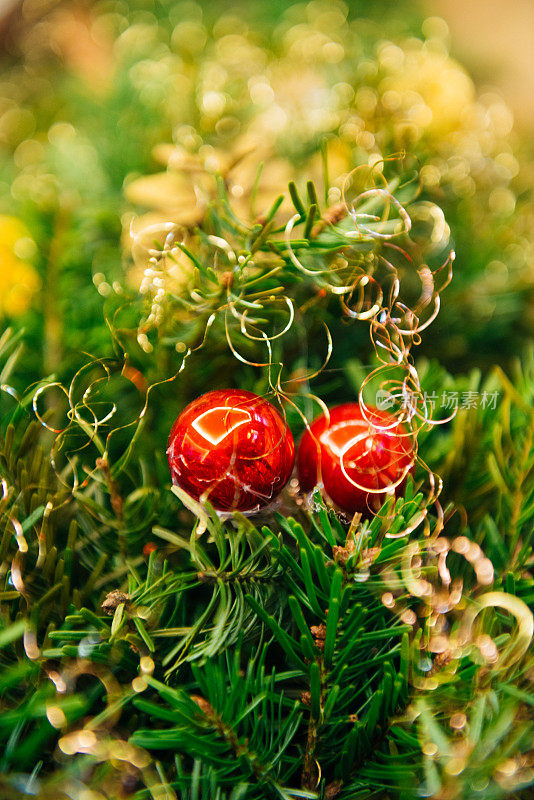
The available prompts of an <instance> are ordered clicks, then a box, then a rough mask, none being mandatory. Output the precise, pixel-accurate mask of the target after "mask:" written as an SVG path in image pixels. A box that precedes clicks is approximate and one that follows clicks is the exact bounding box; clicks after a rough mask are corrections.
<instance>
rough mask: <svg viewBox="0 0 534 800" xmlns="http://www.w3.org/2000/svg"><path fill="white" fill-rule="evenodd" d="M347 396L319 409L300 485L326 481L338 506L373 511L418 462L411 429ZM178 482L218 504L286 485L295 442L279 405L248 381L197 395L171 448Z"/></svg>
mask: <svg viewBox="0 0 534 800" xmlns="http://www.w3.org/2000/svg"><path fill="white" fill-rule="evenodd" d="M366 416H367V419H365V418H364V416H363V414H362V412H361V409H360V405H359V403H357V402H356V403H345V404H344V405H340V406H336V407H335V408H332V409H330V412H329V415H328V416H327V415H325V414H323V415H321V416H319V417H317V418H316V419H315V420H314V421H313V422H312V423H311V425H310V426H309V427H308V428H307V430H306V431H305V432H304V434H303V436H302V439H301V441H300V445H299V448H298V454H297V471H298V479H299V484H300V489H301V491H302V492H310V491H311V490H312V489H313V488H314V487H316V486H318V487H319V488H320V489H321V491H322V492H323V494H325V495H326V496H327V497H328V498H329V499H330V500H331V501H332V502H333V503H334V505H335V506H337V507H338V508H340V509H342V510H343V511H346V512H350V513H354V512H356V511H359V512H361V513H363V514H368V513H372V512H374V511H376V510H377V509H378V508H379V507H380V505H381V504H382V503H383V502H384V499H385V496H386V495H385V492H386V491H388V490H389V491H394V490H395V489H396V488H397V487H399V486H401V485H402V484H403V482H404V479H405V477H406V475H407V473H408V472H409V471H410V470H411V468H412V464H413V459H414V456H413V448H412V440H411V437H410V435H409V434H408V433H407V431H406V430H405V428H403V426H402V425H400V424H399V423H398V422H397V420H396V419H395V417H393V416H391V415H390V414H388V413H386V412H384V411H379V410H378V409H375V408H373V409H368V410H367V411H366ZM167 455H168V458H169V465H170V468H171V473H172V480H173V483H175V484H178V486H180V487H181V488H182V489H184V491H186V492H187V493H188V494H189V495H190V496H192V497H194V498H195V499H197V500H200V501H203V500H209V502H210V503H211V504H212V506H213V507H214V508H215V509H217V510H218V511H226V512H230V511H235V510H237V511H242V512H252V511H255V510H258V509H259V508H262V507H264V506H266V505H268V504H269V503H270V502H271V501H272V500H273V499H274V498H275V497H276V495H278V493H279V492H280V491H281V490H282V489H283V488H284V486H285V485H286V483H287V482H288V480H289V478H290V477H291V473H292V471H293V466H294V463H295V443H294V441H293V436H292V435H291V431H290V430H289V428H288V426H287V424H286V423H285V422H284V420H283V419H282V417H281V416H280V414H279V413H278V411H277V410H276V409H275V408H274V407H273V406H272V405H271V404H270V403H268V402H267V400H264V399H263V398H261V397H259V396H258V395H256V394H253V393H252V392H248V391H245V390H243V389H220V390H216V391H212V392H208V393H207V394H204V395H202V397H199V398H198V399H197V400H194V401H193V402H192V403H190V404H189V405H188V406H187V407H186V408H185V409H184V410H183V411H182V413H181V414H180V416H179V417H178V418H177V420H176V422H175V423H174V425H173V427H172V430H171V433H170V436H169V445H168V449H167Z"/></svg>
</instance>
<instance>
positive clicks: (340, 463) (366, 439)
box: [297, 403, 414, 514]
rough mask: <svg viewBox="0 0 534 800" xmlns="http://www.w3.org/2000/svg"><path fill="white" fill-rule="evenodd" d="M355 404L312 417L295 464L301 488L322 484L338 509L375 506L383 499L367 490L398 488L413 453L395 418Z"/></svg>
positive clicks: (369, 509) (368, 509) (361, 509)
mask: <svg viewBox="0 0 534 800" xmlns="http://www.w3.org/2000/svg"><path fill="white" fill-rule="evenodd" d="M366 414H367V417H368V419H369V420H370V421H371V422H373V423H375V424H376V425H377V427H374V425H372V424H369V422H367V420H366V419H365V418H364V416H363V414H362V411H361V409H360V405H359V403H345V404H343V405H341V406H336V407H335V408H332V409H331V410H330V419H328V418H327V417H326V416H325V415H324V414H323V415H322V416H320V417H317V418H316V419H314V421H313V422H312V423H311V425H310V427H309V430H306V431H305V432H304V435H303V437H302V439H301V442H300V445H299V450H298V456H297V468H298V476H299V483H300V488H301V489H302V491H304V492H309V491H311V490H312V489H313V488H314V487H315V486H317V485H318V486H320V487H321V486H322V488H323V489H324V492H325V493H326V495H328V497H329V498H330V499H331V500H332V501H333V502H334V503H335V504H336V505H337V506H339V507H340V508H341V509H343V510H344V511H348V512H350V513H354V512H356V511H359V512H360V513H362V514H369V512H374V511H378V509H379V508H380V506H381V505H382V503H383V502H384V500H385V498H386V494H385V493H382V492H374V491H372V492H369V491H366V489H367V490H369V489H372V490H376V489H382V488H384V489H386V490H387V489H388V488H389V487H391V486H393V485H395V484H397V490H398V487H399V486H400V485H402V483H403V482H404V478H405V477H406V475H407V474H408V472H409V471H410V469H411V467H412V464H413V460H414V455H413V448H412V441H411V438H410V436H409V435H407V431H406V429H405V428H404V427H403V426H402V425H400V424H399V423H398V422H397V421H396V419H395V417H393V416H392V415H391V414H387V413H386V412H384V411H379V410H378V409H377V408H369V409H368V410H367V412H366Z"/></svg>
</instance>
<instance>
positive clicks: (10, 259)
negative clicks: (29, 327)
mask: <svg viewBox="0 0 534 800" xmlns="http://www.w3.org/2000/svg"><path fill="white" fill-rule="evenodd" d="M35 251H36V247H35V242H34V241H33V239H32V238H31V236H30V234H29V231H28V230H27V228H26V227H25V226H24V225H23V223H22V222H21V221H20V220H19V219H17V218H16V217H11V216H7V215H0V316H4V315H5V316H8V317H17V316H20V315H21V314H24V312H26V311H27V310H28V309H29V307H30V304H31V301H32V298H33V296H34V295H35V294H36V292H38V291H39V289H40V288H41V280H40V278H39V275H38V274H37V272H36V271H35V269H34V267H33V266H32V265H31V263H30V262H29V259H31V258H32V257H33V256H34V255H35Z"/></svg>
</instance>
